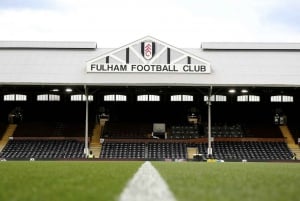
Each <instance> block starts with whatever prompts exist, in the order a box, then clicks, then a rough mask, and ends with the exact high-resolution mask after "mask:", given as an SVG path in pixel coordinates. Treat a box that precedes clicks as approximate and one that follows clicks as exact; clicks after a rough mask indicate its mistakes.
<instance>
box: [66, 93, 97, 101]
mask: <svg viewBox="0 0 300 201" xmlns="http://www.w3.org/2000/svg"><path fill="white" fill-rule="evenodd" d="M88 100H89V101H93V100H94V96H93V95H89V96H88ZM71 101H86V96H85V94H75V95H71Z"/></svg>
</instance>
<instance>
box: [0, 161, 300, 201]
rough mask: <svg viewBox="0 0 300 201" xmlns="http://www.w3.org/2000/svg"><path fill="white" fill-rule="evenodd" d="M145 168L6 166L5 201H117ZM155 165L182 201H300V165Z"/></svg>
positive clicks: (1, 186) (2, 169) (1, 188)
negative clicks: (135, 174) (124, 189)
mask: <svg viewBox="0 0 300 201" xmlns="http://www.w3.org/2000/svg"><path fill="white" fill-rule="evenodd" d="M142 163H143V162H99V161H84V162H78V161H77V162H75V161H51V162H49V161H48V162H47V161H41V162H40V161H35V162H29V161H7V162H0V173H1V176H0V201H19V200H20V201H21V200H22V201H24V200H26V201H35V200H36V201H41V200H43V201H58V200H63V201H77V200H78V201H79V200H80V201H85V200H88V201H93V200H97V201H117V200H118V197H119V196H120V193H121V192H122V190H123V188H124V187H125V185H126V183H127V182H128V180H129V179H130V178H132V176H133V175H134V173H135V172H136V171H137V170H138V168H139V167H140V166H141V164H142ZM152 164H153V165H154V167H156V168H157V170H158V171H159V172H160V174H161V175H162V177H163V178H164V179H165V180H166V181H167V183H168V185H169V187H170V189H171V191H172V192H173V193H174V194H175V197H176V198H177V201H195V200H200V201H202V200H203V201H219V200H220V201H237V200H239V201H240V200H242V201H262V200H267V201H268V200H270V201H286V200H288V201H294V200H299V186H300V174H299V172H300V163H228V162H225V163H200V162H182V163H175V162H152ZM161 201H163V200H161Z"/></svg>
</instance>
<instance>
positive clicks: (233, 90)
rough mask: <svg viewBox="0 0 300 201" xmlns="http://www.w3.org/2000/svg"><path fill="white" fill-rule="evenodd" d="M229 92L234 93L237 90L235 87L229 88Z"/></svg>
mask: <svg viewBox="0 0 300 201" xmlns="http://www.w3.org/2000/svg"><path fill="white" fill-rule="evenodd" d="M228 92H229V93H231V94H234V93H235V92H236V90H235V89H229V90H228Z"/></svg>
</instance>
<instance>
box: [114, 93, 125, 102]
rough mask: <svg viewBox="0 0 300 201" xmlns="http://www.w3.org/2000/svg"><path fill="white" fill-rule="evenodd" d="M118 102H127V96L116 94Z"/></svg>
mask: <svg viewBox="0 0 300 201" xmlns="http://www.w3.org/2000/svg"><path fill="white" fill-rule="evenodd" d="M116 101H127V96H125V95H120V94H116Z"/></svg>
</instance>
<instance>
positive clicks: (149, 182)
mask: <svg viewBox="0 0 300 201" xmlns="http://www.w3.org/2000/svg"><path fill="white" fill-rule="evenodd" d="M119 201H176V199H175V197H174V195H173V193H172V192H171V191H170V189H169V187H168V185H167V184H166V182H165V181H164V180H163V178H162V177H161V176H160V174H159V173H158V171H157V170H156V169H155V168H154V167H153V166H152V165H151V163H150V162H149V161H146V162H145V163H144V164H143V165H142V166H141V167H140V168H139V170H138V171H137V172H136V173H135V175H134V176H133V178H132V179H131V180H130V181H129V182H128V184H127V186H126V188H125V189H124V190H123V192H122V194H121V196H120V198H119Z"/></svg>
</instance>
